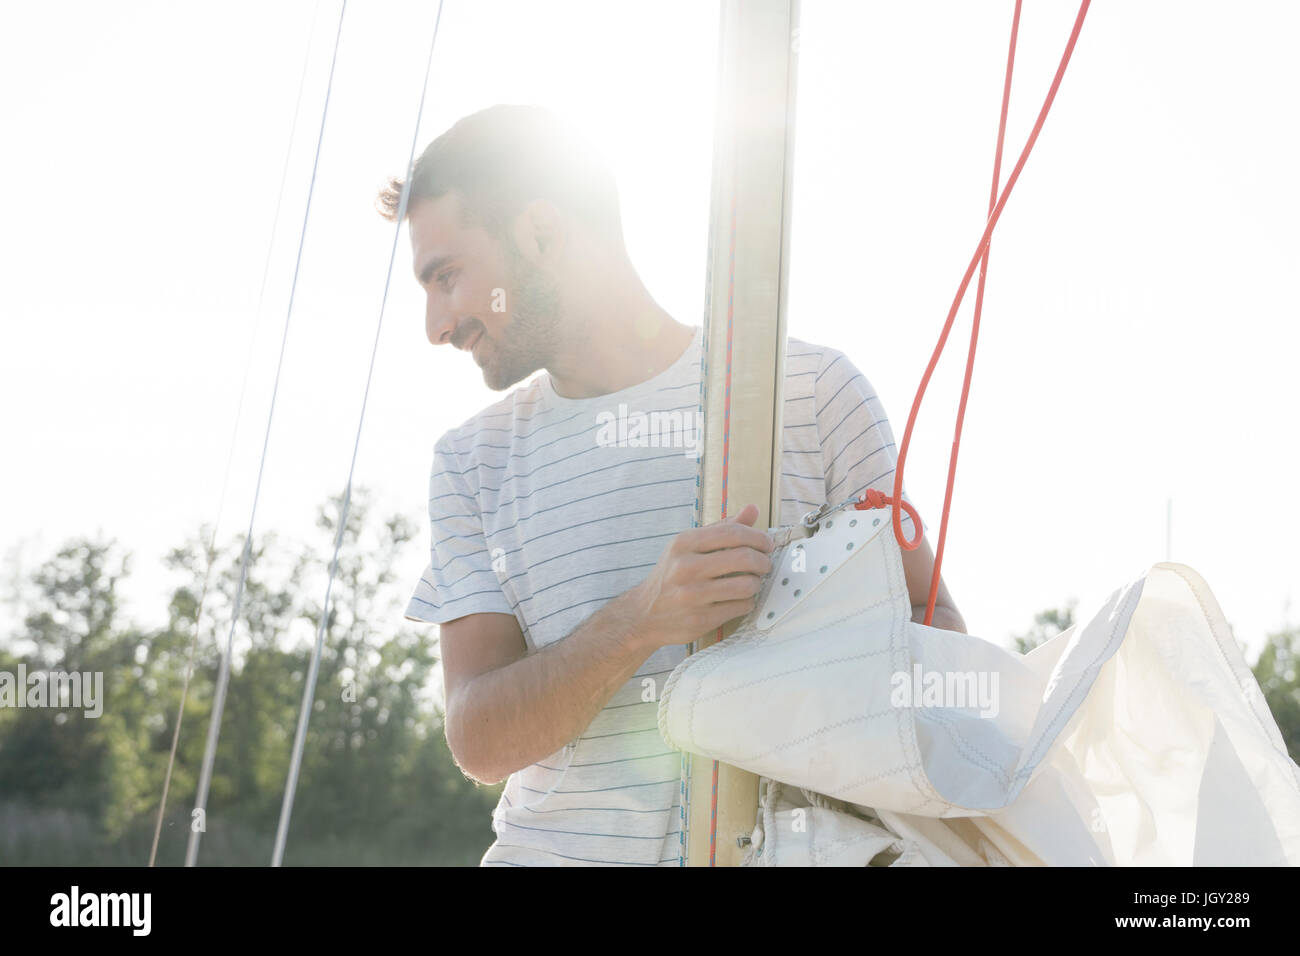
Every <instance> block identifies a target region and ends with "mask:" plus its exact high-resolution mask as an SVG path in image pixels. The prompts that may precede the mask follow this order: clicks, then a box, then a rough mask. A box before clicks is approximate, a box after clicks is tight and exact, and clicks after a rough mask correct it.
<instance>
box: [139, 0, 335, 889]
mask: <svg viewBox="0 0 1300 956" xmlns="http://www.w3.org/2000/svg"><path fill="white" fill-rule="evenodd" d="M319 18H320V0H316V5H315V7H314V8H313V11H312V17H311V26H310V27H308V28H307V50H306V52H305V53H303V59H302V75H301V76H299V78H298V96H297V98H296V99H295V100H294V104H293V120H292V121H291V122H290V123H289V143H288V145H287V146H286V147H285V150H284V166H283V167H282V168H281V170H280V188H279V191H278V192H277V194H276V199H275V215H274V216H272V217H271V238H270V239H269V240H268V242H267V245H266V259H265V261H264V262H263V264H262V282H261V285H260V287H259V288H258V290H257V309H256V310H255V311H254V313H253V315H254V316H255V317H256V318H258V319H260V318H261V315H262V305H263V303H264V301H265V298H266V283H267V278H268V277H269V276H270V273H271V254H272V252H273V251H274V250H275V239H276V236H277V235H278V234H279V231H280V210H281V208H282V206H283V205H284V186H285V183H286V182H287V181H288V178H289V160H290V158H291V157H292V156H293V139H294V136H293V134H294V132H295V131H296V130H297V129H298V115H299V112H300V110H301V108H302V93H303V90H304V89H305V88H306V85H307V66H308V64H309V63H310V62H311V46H312V44H311V40H312V37H314V36H315V35H316V21H317V20H318V19H319ZM256 342H257V335H256V328H255V329H254V334H253V335H252V336H251V337H250V339H249V343H248V357H247V358H246V359H245V361H244V376H243V380H242V381H241V382H240V385H239V400H238V401H237V402H236V404H235V425H234V428H232V429H231V432H230V447H229V450H228V451H227V452H226V467H225V471H224V473H223V474H222V477H221V494H220V496H219V497H218V499H217V516H216V518H215V520H214V521H213V523H212V533H211V534H210V535H209V537H208V547H207V550H206V552H205V554H206V558H207V566H206V567H205V568H204V571H203V584H202V586H201V587H200V588H199V601H198V605H197V607H196V608H195V610H194V633H193V635H191V637H190V648H189V657H188V660H187V661H186V664H185V679H184V680H183V681H182V683H181V702H180V706H179V707H178V708H177V709H176V726H175V728H174V729H173V731H172V745H171V752H170V753H169V754H168V755H167V772H166V774H165V775H164V776H163V791H162V799H161V800H160V801H159V802H158V819H157V821H156V822H155V823H154V829H153V846H152V847H151V848H150V850H149V865H150V866H153V865H154V863H155V862H156V860H157V858H158V841H159V839H160V838H161V836H162V823H163V816H164V815H165V814H166V812H167V793H168V791H169V790H170V789H171V782H172V770H173V769H174V767H175V766H176V748H177V746H178V744H179V743H180V737H181V722H182V720H183V719H184V717H185V702H186V700H187V698H188V696H189V690H190V679H191V678H192V677H193V676H194V654H195V651H196V649H197V647H198V643H199V631H200V627H201V625H202V623H203V607H204V604H205V602H206V601H207V597H208V585H209V583H210V582H211V579H212V559H213V556H214V555H215V554H216V550H217V532H218V530H219V529H220V527H221V517H222V515H223V514H224V513H225V507H226V491H227V490H228V489H229V487H230V466H231V463H232V462H233V461H234V459H235V439H236V438H237V436H238V435H239V426H240V423H241V422H242V421H243V417H244V397H245V395H246V394H247V391H248V373H249V369H250V368H251V367H252V364H253V353H254V346H255V345H256Z"/></svg>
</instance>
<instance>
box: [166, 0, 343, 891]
mask: <svg viewBox="0 0 1300 956" xmlns="http://www.w3.org/2000/svg"><path fill="white" fill-rule="evenodd" d="M347 7H348V4H347V0H343V2H342V3H341V4H340V6H339V22H338V28H337V30H336V32H335V34H334V52H333V54H332V56H331V58H330V71H329V79H328V80H327V81H326V84H325V103H324V105H323V106H322V108H321V117H320V131H319V132H318V133H317V136H316V153H315V156H314V157H313V159H312V166H311V182H310V184H309V185H308V187H307V207H306V209H305V210H304V211H303V216H302V230H301V232H300V234H299V236H298V253H297V256H296V258H295V260H294V265H293V281H292V282H291V284H290V286H289V305H288V307H287V308H286V310H285V315H284V331H283V332H282V334H281V337H280V354H279V358H278V359H277V360H276V365H275V381H274V384H273V385H272V386H271V407H270V410H269V411H268V412H267V416H266V432H265V434H264V436H263V438H262V455H261V460H260V461H259V462H258V466H257V483H256V485H255V486H254V491H253V508H252V511H251V513H250V514H249V517H248V532H247V534H246V535H245V537H244V551H243V554H242V556H241V557H240V561H239V584H238V585H237V586H236V588H235V601H234V606H233V608H232V609H231V616H230V632H229V634H228V635H227V637H226V651H225V654H224V655H223V656H222V658H221V669H220V672H219V673H218V676H217V689H216V694H215V696H214V697H213V702H212V715H211V717H210V718H209V720H208V738H207V743H206V745H205V747H204V751H203V766H202V769H201V770H200V773H199V787H198V793H197V795H196V797H195V801H194V808H195V810H197V811H200V812H203V813H206V810H207V800H208V790H209V788H210V786H211V784H212V764H213V762H214V760H215V759H216V752H217V740H218V738H219V736H220V733H221V715H222V712H223V710H224V709H225V704H226V690H227V688H228V687H229V684H230V658H231V654H232V652H233V650H234V643H235V627H236V625H237V624H238V623H239V611H240V607H241V604H242V601H243V596H244V585H245V583H246V581H247V578H248V562H249V559H250V557H251V554H252V548H253V526H254V523H255V521H256V519H257V504H258V499H259V498H260V496H261V492H262V477H263V475H264V474H265V471H266V452H267V448H268V446H269V445H270V441H271V426H272V424H273V423H274V421H275V400H276V397H277V395H278V394H279V391H280V373H281V371H282V370H283V368H284V353H285V349H286V346H287V345H288V341H289V327H290V324H291V320H292V318H293V303H294V296H295V293H296V292H297V291H298V275H299V272H300V270H301V268H302V250H303V245H304V243H305V241H306V239H307V223H308V222H309V221H310V219H311V201H312V197H313V195H314V194H315V191H316V172H317V169H318V168H319V166H320V154H321V144H322V142H323V141H324V139H325V121H326V119H327V118H328V116H329V106H330V93H331V91H332V90H333V88H334V68H335V66H336V65H337V64H338V58H339V41H340V40H341V39H342V37H343V17H344V14H345V13H346V12H347ZM202 832H203V831H202V830H200V829H194V828H191V830H190V838H189V844H188V846H187V847H186V850H185V865H186V866H194V865H195V863H196V861H197V860H198V855H199V840H200V837H201V835H202Z"/></svg>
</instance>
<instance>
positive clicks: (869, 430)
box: [814, 349, 928, 538]
mask: <svg viewBox="0 0 1300 956" xmlns="http://www.w3.org/2000/svg"><path fill="white" fill-rule="evenodd" d="M814 394H815V396H816V399H815V400H816V402H817V434H818V437H819V439H820V441H821V448H822V465H823V468H824V473H825V476H826V500H827V502H828V503H830V504H832V505H838V504H839V503H840V502H842V501H844V500H846V499H848V498H850V497H852V498H861V497H862V493H863V492H864V491H866V490H867V489H868V488H875V489H877V490H879V491H882V492H884V493H885V494H887V495H892V494H893V493H894V472H895V471H896V470H897V466H898V448H897V446H896V444H895V442H894V433H893V430H892V429H891V428H890V425H889V416H888V415H887V414H886V413H885V406H884V403H882V402H881V400H880V398H879V397H878V396H877V395H876V390H875V388H873V387H872V385H871V383H870V382H869V381H867V378H866V376H865V375H863V374H862V373H861V372H860V371H858V370H857V368H855V367H854V365H853V363H852V362H850V361H849V360H848V358H847V357H846V356H845V355H844V354H843V353H842V352H837V351H834V350H833V349H827V350H826V353H825V355H824V356H823V359H822V364H821V368H819V369H818V371H817V381H816V385H815V387H814ZM902 494H903V499H904V500H905V501H907V502H909V503H911V504H913V505H914V504H915V503H914V502H912V499H911V498H910V497H909V496H908V494H907V487H906V484H904V487H903V489H902ZM917 510H918V512H919V510H920V509H917ZM902 525H903V534H904V535H905V536H906V537H908V538H911V537H912V536H913V535H914V534H915V533H916V532H915V531H914V530H913V525H912V516H911V515H909V514H907V513H906V512H904V513H903V518H902ZM921 528H922V530H923V531H925V530H928V527H927V526H926V524H925V520H924V519H922V521H921Z"/></svg>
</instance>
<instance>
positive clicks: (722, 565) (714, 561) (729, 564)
mask: <svg viewBox="0 0 1300 956" xmlns="http://www.w3.org/2000/svg"><path fill="white" fill-rule="evenodd" d="M688 560H689V561H690V562H691V563H692V567H691V573H692V574H696V575H698V576H699V577H703V578H720V577H722V576H723V575H725V574H753V575H758V576H759V577H762V576H763V575H764V574H767V572H768V571H770V570H772V559H771V558H770V557H769V556H768V553H767V552H766V551H760V550H758V549H757V548H747V547H739V548H725V549H723V550H721V551H710V552H709V553H707V554H701V555H696V556H693V557H691V558H688Z"/></svg>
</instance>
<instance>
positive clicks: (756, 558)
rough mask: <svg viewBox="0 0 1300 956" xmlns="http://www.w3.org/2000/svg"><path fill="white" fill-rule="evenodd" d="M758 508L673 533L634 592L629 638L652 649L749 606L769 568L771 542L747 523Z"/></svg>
mask: <svg viewBox="0 0 1300 956" xmlns="http://www.w3.org/2000/svg"><path fill="white" fill-rule="evenodd" d="M757 518H758V508H756V507H755V506H754V505H746V506H745V507H744V508H743V509H742V510H741V512H740V513H739V514H737V515H735V516H734V517H731V518H725V519H723V520H722V521H719V522H717V523H716V524H711V525H707V526H705V527H703V528H691V529H690V530H689V531H683V532H681V533H680V534H678V535H677V536H676V537H675V538H673V540H672V542H671V543H670V544H669V545H668V547H667V548H665V549H664V553H663V554H662V555H660V557H659V563H658V564H656V565H655V567H654V570H653V571H651V572H650V575H649V577H647V578H646V579H645V580H644V581H643V582H642V583H641V584H640V585H638V586H637V587H636V588H635V589H634V591H635V595H634V597H635V602H636V607H637V621H636V624H635V626H634V640H635V641H636V642H637V644H638V646H641V647H643V648H644V649H645V650H647V651H653V650H656V649H657V648H660V647H663V646H665V645H667V644H686V643H688V642H690V641H693V640H695V639H696V638H697V637H700V636H702V635H704V634H708V633H709V632H710V631H713V630H715V629H717V628H719V627H721V626H722V625H723V624H725V623H726V622H727V621H730V620H731V619H732V618H737V617H742V616H743V615H745V614H748V613H749V612H750V611H751V610H753V607H754V597H755V595H756V594H757V593H758V589H759V585H760V584H761V583H762V576H763V575H765V574H767V572H768V571H769V570H770V569H771V567H772V559H771V557H770V555H771V553H772V550H773V544H772V539H771V538H770V537H768V535H767V534H766V533H765V532H763V531H759V530H758V529H756V528H754V527H752V525H753V524H754V521H755V520H757Z"/></svg>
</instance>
